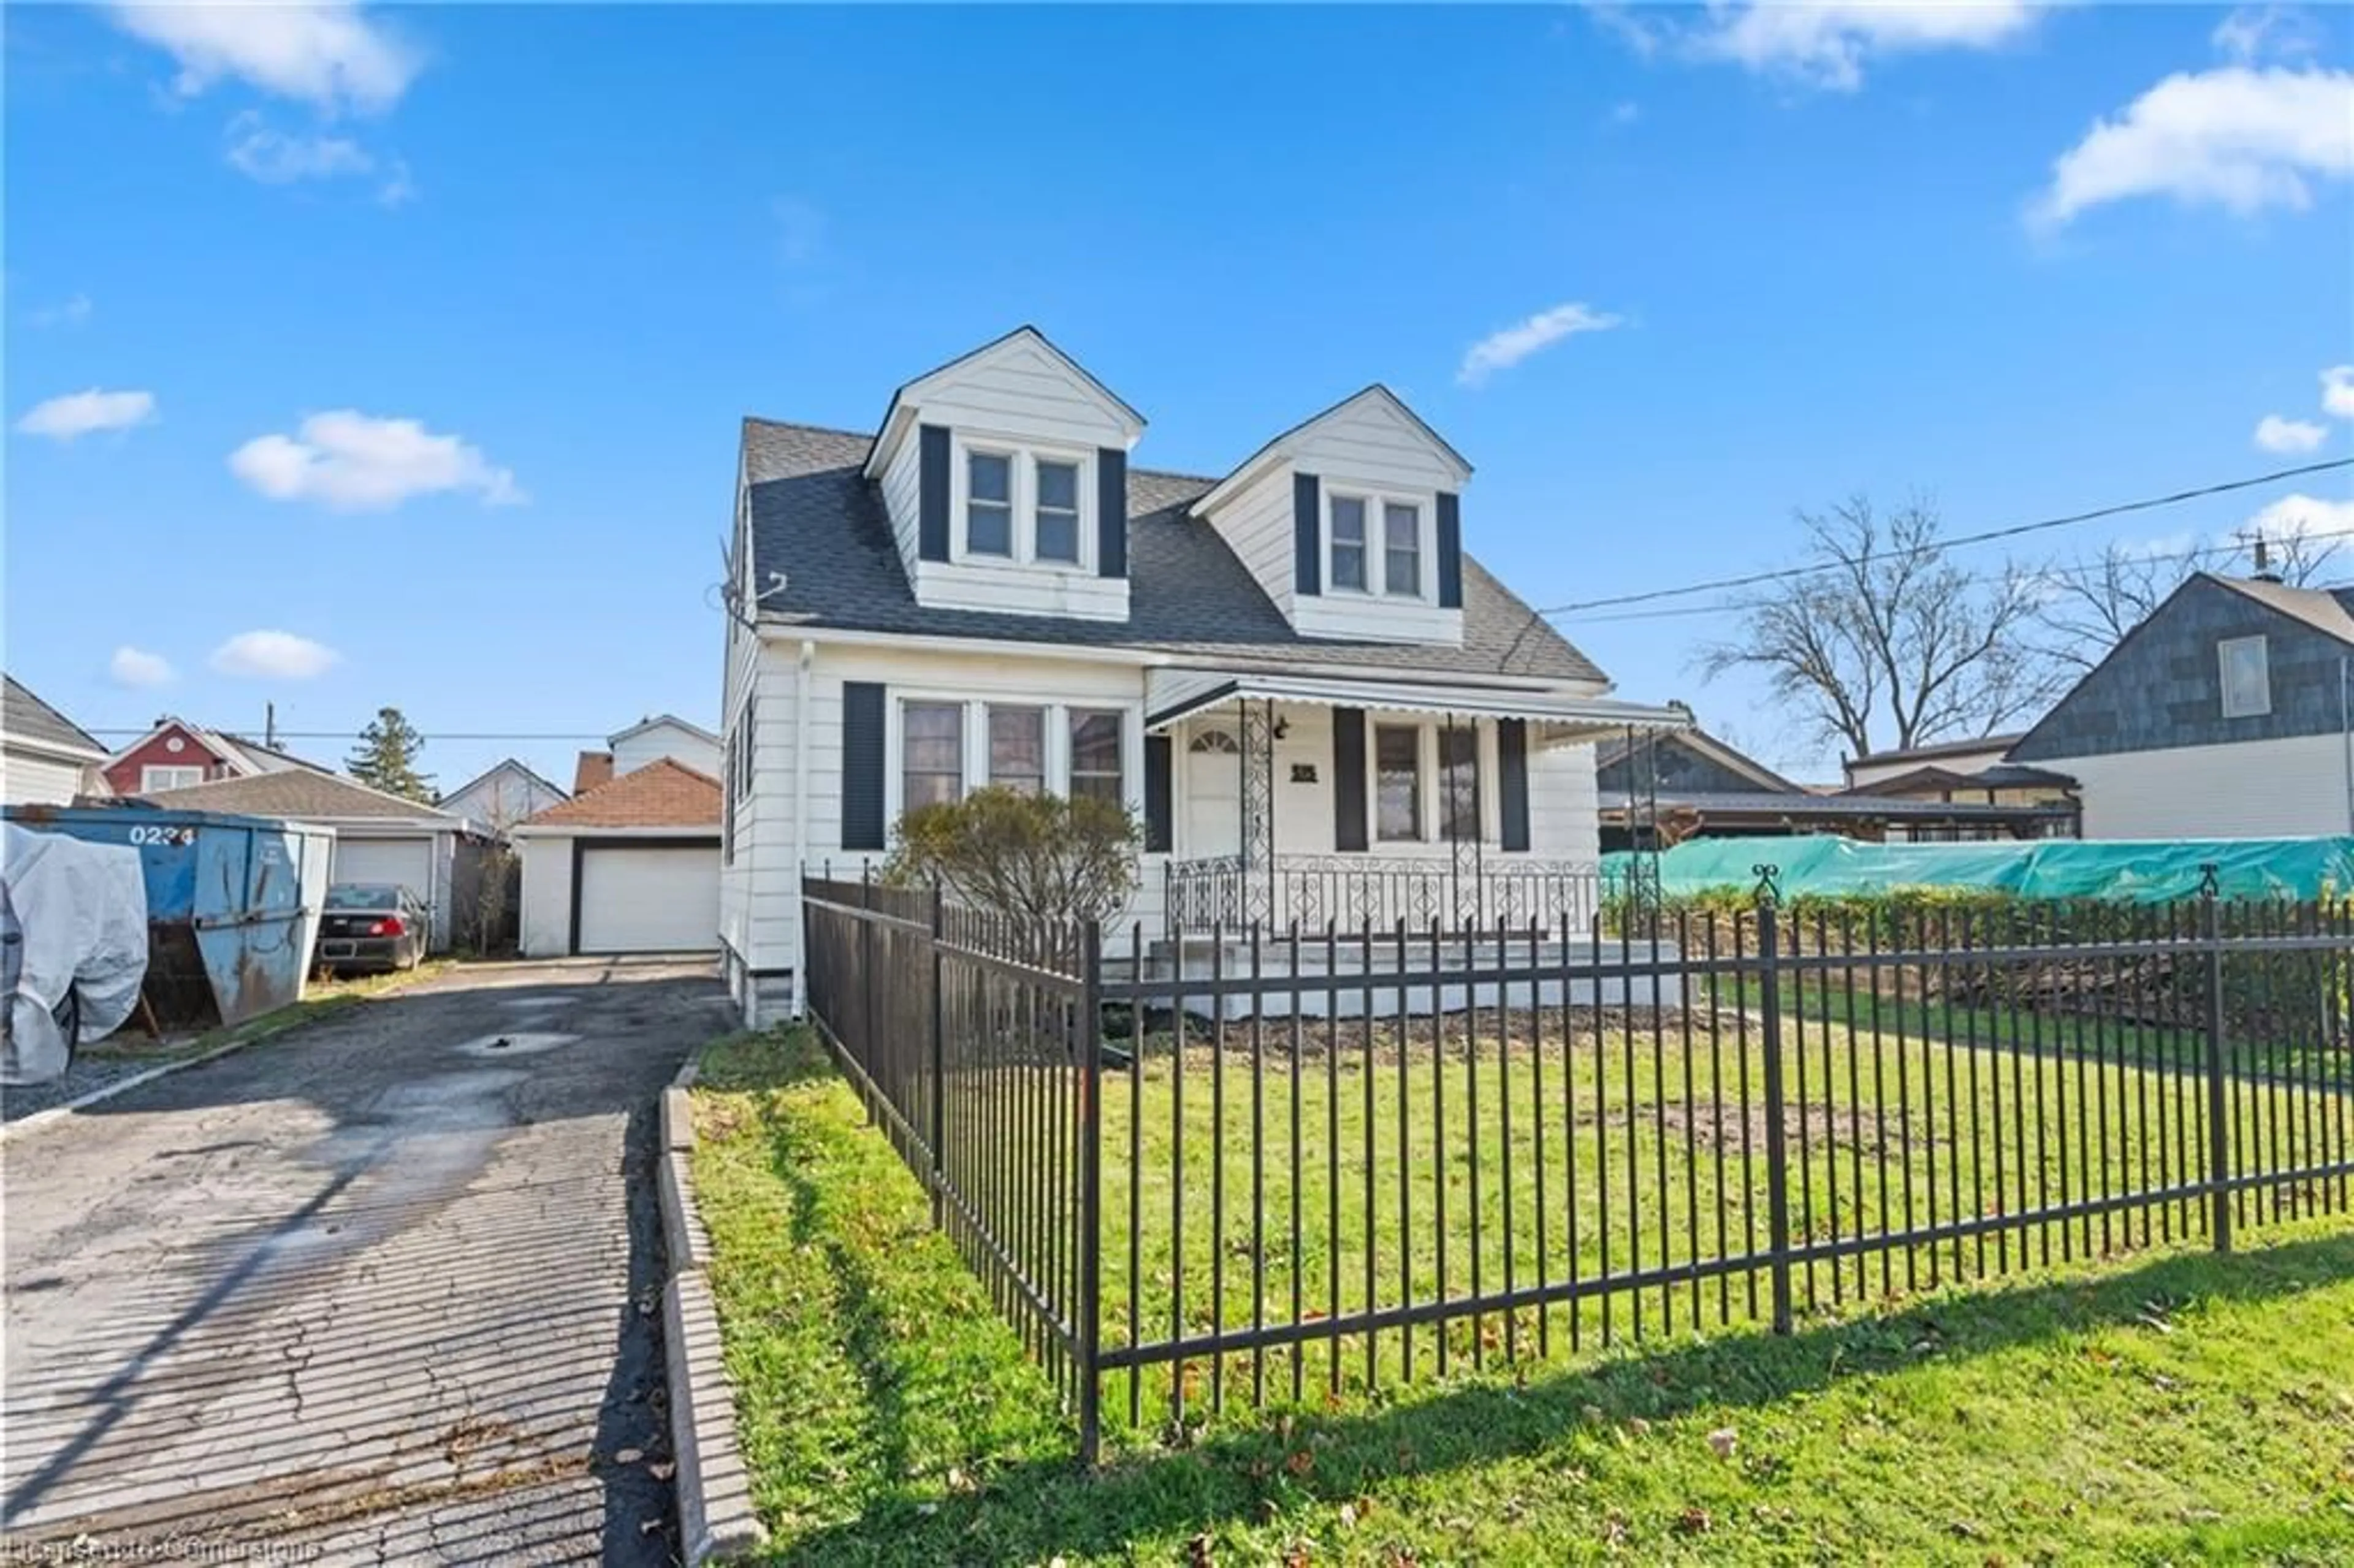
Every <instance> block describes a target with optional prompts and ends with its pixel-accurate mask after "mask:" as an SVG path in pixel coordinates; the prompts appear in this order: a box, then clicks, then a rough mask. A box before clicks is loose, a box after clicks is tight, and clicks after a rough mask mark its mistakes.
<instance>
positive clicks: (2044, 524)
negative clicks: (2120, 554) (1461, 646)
mask: <svg viewBox="0 0 2354 1568" xmlns="http://www.w3.org/2000/svg"><path fill="white" fill-rule="evenodd" d="M2349 466H2354V458H2330V459H2327V460H2325V461H2321V462H2311V463H2304V464H2300V465H2299V466H2297V467H2295V468H2284V469H2276V470H2274V471H2272V472H2270V473H2260V474H2253V475H2251V476H2249V477H2247V478H2244V479H2228V480H2224V481H2222V482H2219V483H2215V484H2202V485H2199V486H2197V487H2195V488H2193V489H2190V490H2178V491H2174V492H2172V493H2168V494H2165V495H2152V496H2146V497H2144V498H2142V499H2140V500H2137V501H2121V502H2118V503H2115V504H2113V505H2108V506H2096V507H2094V508H2093V509H2092V510H2091V511H2088V512H2072V513H2069V514H2066V515H2064V516H2059V517H2039V518H2037V519H2035V520H2034V521H2032V522H2029V523H2013V524H2007V525H2005V526H2003V527H2000V528H1988V529H1986V530H1984V531H1982V532H1980V533H1977V534H1964V535H1957V536H1956V537H1954V538H1950V539H1939V540H1936V541H1934V542H1933V543H1931V544H1928V545H1924V546H1918V547H1916V548H1915V549H1914V550H1912V551H1909V552H1903V553H1906V554H1914V555H1918V554H1920V553H1922V552H1923V551H1925V550H1932V549H1936V550H1951V549H1959V548H1961V547H1963V546H1969V545H1985V544H1990V543H1992V542H1993V541H1995V540H1998V539H2016V538H2019V537H2021V536H2022V535H2029V534H2040V533H2044V532H2048V531H2049V530H2052V529H2054V528H2072V527H2075V526H2077V525H2079V524H2085V523H2097V522H2099V521H2101V520H2102V519H2103V518H2107V517H2123V516H2126V515H2128V514H2132V513H2136V512H2154V511H2157V510H2158V509H2159V508H2161V507H2167V506H2179V505H2181V504H2183V503H2185V502H2190V501H2203V500H2206V499H2208V498H2209V497H2211V496H2217V495H2228V494H2230V493H2232V492H2234V491H2240V490H2253V489H2256V488H2258V487H2259V486H2262V485H2266V484H2277V483H2279V482H2282V481H2283V480H2289V479H2302V478H2304V477H2306V475H2308V474H2316V473H2327V472H2329V471H2332V470H2335V469H2341V468H2347V467H2349ZM1892 553H1893V552H1892ZM1879 558H1881V557H1879V556H1875V555H1873V554H1872V553H1871V552H1869V551H1867V552H1866V553H1865V554H1863V555H1862V556H1858V557H1857V559H1856V560H1855V561H1854V562H1850V563H1841V564H1840V565H1841V566H1849V565H1861V564H1862V563H1864V562H1868V561H1872V560H1875V559H1879ZM1839 569H1840V566H1824V565H1821V564H1819V563H1818V564H1815V565H1809V566H1801V567H1775V568H1774V569H1772V570H1770V571H1762V572H1745V573H1743V574H1742V575H1740V576H1738V577H1716V578H1712V579H1709V580H1707V581H1702V582H1696V583H1686V584H1683V585H1681V586H1680V587H1676V588H1649V589H1646V590H1644V591H1642V592H1640V593H1623V594H1613V595H1610V596H1609V597H1607V598H1605V599H1576V600H1573V601H1571V602H1570V603H1567V604H1555V605H1547V606H1545V607H1543V608H1542V609H1532V610H1531V611H1530V612H1529V620H1528V624H1527V625H1525V626H1523V627H1522V628H1521V631H1520V635H1519V636H1517V637H1514V638H1513V639H1512V642H1511V647H1509V648H1507V649H1506V650H1505V651H1504V656H1503V658H1502V659H1501V660H1500V662H1499V663H1498V668H1504V667H1507V666H1509V665H1510V664H1511V661H1512V656H1513V655H1514V654H1516V653H1518V652H1520V650H1521V644H1522V642H1523V641H1527V639H1528V635H1529V633H1530V632H1531V631H1532V630H1534V629H1535V627H1536V624H1537V622H1538V621H1539V620H1543V619H1544V618H1545V617H1547V616H1552V615H1570V614H1575V613H1576V612H1578V611H1580V610H1587V609H1615V608H1617V607H1618V606H1620V605H1631V604H1650V603H1653V602H1656V601H1657V600H1659V599H1682V598H1685V597H1687V596H1689V595H1691V594H1696V593H1721V592H1723V591H1724V590H1725V589H1727V588H1755V587H1756V586H1758V585H1759V584H1761V583H1772V582H1787V581H1789V580H1791V579H1793V578H1797V577H1814V576H1817V575H1819V574H1820V573H1823V572H1827V571H1836V570H1839Z"/></svg>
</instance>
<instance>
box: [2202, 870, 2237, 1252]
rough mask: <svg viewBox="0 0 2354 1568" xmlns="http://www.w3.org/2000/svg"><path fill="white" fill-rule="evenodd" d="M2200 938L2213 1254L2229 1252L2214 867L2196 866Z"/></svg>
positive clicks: (2226, 1101)
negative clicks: (2203, 960)
mask: <svg viewBox="0 0 2354 1568" xmlns="http://www.w3.org/2000/svg"><path fill="white" fill-rule="evenodd" d="M2199 934H2200V937H2201V938H2203V939H2204V941H2205V944H2206V948H2207V966H2206V968H2207V997H2206V1001H2207V1192H2208V1202H2209V1203H2210V1205H2211V1206H2210V1208H2209V1211H2208V1212H2209V1215H2210V1219H2209V1222H2208V1228H2209V1231H2210V1233H2211V1234H2212V1235H2213V1236H2214V1238H2215V1250H2216V1251H2217V1252H2229V1251H2231V1250H2232V1189H2231V1186H2230V1181H2231V1179H2232V1129H2231V1126H2230V1124H2229V1121H2228V1119H2227V1118H2228V1116H2229V1109H2230V1105H2231V1085H2230V1083H2229V1081H2228V1080H2227V1079H2226V1078H2225V1077H2224V1075H2223V922H2222V918H2221V910H2220V906H2219V904H2218V901H2217V899H2216V885H2215V867H2214V865H2213V864H2212V863H2210V864H2207V865H2203V866H2201V867H2200V885H2199Z"/></svg>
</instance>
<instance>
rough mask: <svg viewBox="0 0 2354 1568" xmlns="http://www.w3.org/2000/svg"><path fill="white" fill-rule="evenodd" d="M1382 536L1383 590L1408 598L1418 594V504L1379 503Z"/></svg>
mask: <svg viewBox="0 0 2354 1568" xmlns="http://www.w3.org/2000/svg"><path fill="white" fill-rule="evenodd" d="M1382 537H1383V539H1384V542H1385V544H1386V545H1387V546H1388V547H1387V550H1386V551H1385V553H1384V559H1383V565H1382V588H1383V591H1384V592H1385V593H1394V594H1401V595H1404V596H1405V597H1407V598H1410V599H1420V598H1421V597H1422V508H1421V507H1419V506H1405V505H1400V504H1399V503H1396V502H1394V501H1393V502H1389V503H1386V504H1384V506H1383V507H1382Z"/></svg>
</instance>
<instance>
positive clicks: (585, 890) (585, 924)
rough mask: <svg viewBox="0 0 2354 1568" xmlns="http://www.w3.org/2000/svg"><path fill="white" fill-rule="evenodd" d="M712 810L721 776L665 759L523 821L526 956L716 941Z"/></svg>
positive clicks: (706, 947) (667, 948)
mask: <svg viewBox="0 0 2354 1568" xmlns="http://www.w3.org/2000/svg"><path fill="white" fill-rule="evenodd" d="M720 818H721V800H720V785H719V781H718V780H717V779H714V778H712V777H710V776H709V775H708V774H704V773H698V772H696V771H695V769H694V768H689V767H687V766H686V765H685V764H684V763H682V762H679V761H677V760H675V759H674V758H667V757H665V758H659V759H657V760H655V761H653V762H650V763H648V764H646V765H645V766H644V767H642V768H634V769H632V770H631V771H630V772H627V773H624V774H622V775H620V777H619V778H616V779H610V780H608V781H607V782H605V783H603V784H599V785H598V786H597V787H596V788H595V789H589V790H588V791H587V792H585V793H583V794H579V795H576V796H574V797H573V798H572V799H571V800H567V801H565V802H564V803H563V804H561V805H558V806H551V807H550V808H548V809H547V810H545V811H542V812H540V813H539V814H538V815H537V816H535V817H532V818H530V819H528V820H527V821H525V822H523V823H522V824H521V825H520V826H518V827H517V828H515V830H514V834H513V837H514V842H515V843H516V844H517V846H518V847H519V848H520V850H521V852H522V854H523V950H524V953H525V956H526V957H528V958H535V959H537V958H558V957H563V956H566V955H568V954H573V953H691V952H708V951H710V950H712V949H714V948H717V947H718V945H719V862H720V831H721V825H720Z"/></svg>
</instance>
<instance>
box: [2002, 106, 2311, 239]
mask: <svg viewBox="0 0 2354 1568" xmlns="http://www.w3.org/2000/svg"><path fill="white" fill-rule="evenodd" d="M2349 176H2354V72H2348V71H2334V70H2285V69H2278V68H2274V69H2252V68H2250V67H2247V66H2223V67H2219V68H2218V69H2214V70H2210V71H2200V72H2180V73H2177V74H2176V75H2173V76H2170V77H2168V78H2167V79H2165V80H2164V81H2161V82H2159V83H2158V85H2157V86H2156V87H2153V88H2151V89H2150V90H2148V91H2147V92H2145V93H2143V94H2142V95H2141V97H2140V98H2138V99H2137V100H2135V101H2134V102H2133V103H2132V104H2131V105H2130V106H2129V107H2128V108H2127V109H2126V111H2125V113H2124V114H2123V115H2122V116H2120V117H2118V118H2116V119H2114V120H2104V121H2102V122H2099V123H2098V124H2096V125H2094V127H2093V129H2092V131H2091V132H2089V133H2087V134H2086V136H2085V137H2084V140H2083V141H2082V142H2080V143H2077V144H2076V145H2075V146H2073V147H2072V148H2070V149H2069V150H2068V151H2067V152H2066V153H2064V154H2061V156H2060V158H2059V160H2058V161H2057V162H2055V163H2054V164H2052V185H2051V187H2050V189H2048V190H2046V191H2045V192H2044V193H2043V194H2042V195H2041V196H2039V197H2037V198H2036V200H2035V201H2034V203H2033V204H2032V205H2031V207H2030V208H2029V211H2028V217H2029V221H2030V222H2031V223H2032V224H2034V225H2037V226H2039V227H2044V228H2054V227H2057V226H2059V225H2061V224H2064V223H2066V222H2067V221H2068V220H2069V219H2071V218H2073V217H2075V216H2076V215H2077V214H2079V213H2081V212H2084V210H2086V209H2087V208H2089V207H2099V206H2101V205H2102V204H2103V203H2105V202H2113V201H2123V200H2126V199H2127V198H2129V197H2133V196H2172V197H2173V198H2174V199H2175V200H2177V201H2179V202H2182V203H2184V204H2186V205H2190V206H2199V205H2210V206H2216V207H2222V208H2224V209H2225V210H2226V211H2229V212H2232V213H2235V214H2240V215H2243V216H2244V215H2247V214H2251V213H2255V212H2261V211H2262V210H2264V208H2266V207H2288V208H2291V209H2292V210H2302V209H2303V208H2305V207H2310V206H2311V205H2312V203H2313V187H2312V184H2311V182H2312V181H2313V180H2314V179H2317V178H2318V179H2346V178H2349Z"/></svg>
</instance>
